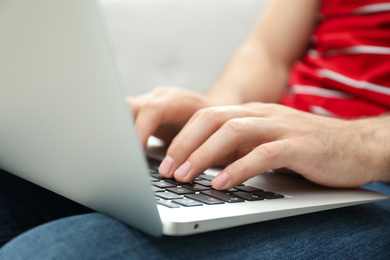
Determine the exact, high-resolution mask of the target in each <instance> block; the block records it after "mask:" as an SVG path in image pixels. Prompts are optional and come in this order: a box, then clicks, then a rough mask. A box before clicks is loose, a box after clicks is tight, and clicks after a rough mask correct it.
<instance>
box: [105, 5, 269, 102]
mask: <svg viewBox="0 0 390 260" xmlns="http://www.w3.org/2000/svg"><path fill="white" fill-rule="evenodd" d="M100 3H101V6H102V10H103V13H104V15H105V17H106V25H107V27H108V28H109V33H110V38H111V43H112V46H113V51H114V53H115V55H116V58H117V62H118V67H119V69H120V71H121V74H122V79H123V83H124V86H125V92H126V93H125V94H126V95H137V94H141V93H144V92H147V91H149V90H150V89H152V88H154V87H157V86H160V85H164V86H180V87H185V88H189V89H192V90H195V91H198V92H201V91H203V90H205V89H206V88H207V87H208V86H209V85H210V84H211V83H212V82H213V81H214V80H215V78H216V77H217V76H218V75H219V74H220V73H221V71H222V70H223V68H224V66H225V64H226V62H227V61H228V60H229V58H230V57H231V55H232V53H233V52H234V50H235V49H236V48H237V47H238V46H239V45H240V43H241V42H242V41H243V40H244V38H245V37H246V36H247V35H248V34H249V32H250V31H251V30H252V28H253V26H254V24H255V23H256V21H257V20H258V18H259V16H260V13H261V12H262V10H263V8H264V6H265V5H266V3H267V1H266V0H100Z"/></svg>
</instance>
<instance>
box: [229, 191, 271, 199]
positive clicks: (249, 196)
mask: <svg viewBox="0 0 390 260" xmlns="http://www.w3.org/2000/svg"><path fill="white" fill-rule="evenodd" d="M231 195H233V196H237V197H239V198H242V199H244V200H249V201H254V200H264V198H263V197H261V196H259V195H255V194H252V193H248V192H245V191H238V192H232V193H231Z"/></svg>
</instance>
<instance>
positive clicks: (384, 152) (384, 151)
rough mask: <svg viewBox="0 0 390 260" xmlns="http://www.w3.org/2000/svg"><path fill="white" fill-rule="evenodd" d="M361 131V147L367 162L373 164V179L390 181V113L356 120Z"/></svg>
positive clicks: (356, 125) (357, 127)
mask: <svg viewBox="0 0 390 260" xmlns="http://www.w3.org/2000/svg"><path fill="white" fill-rule="evenodd" d="M354 124H355V129H356V130H358V131H356V132H358V133H359V137H360V138H359V139H358V140H359V141H360V144H361V145H360V147H361V148H360V149H363V150H364V151H365V153H363V154H364V155H365V156H363V157H362V160H366V162H367V164H371V165H373V166H374V167H373V169H372V171H374V176H375V177H374V179H373V181H384V182H390V114H389V113H388V114H386V115H383V116H378V117H373V118H366V119H359V120H356V121H355V122H354Z"/></svg>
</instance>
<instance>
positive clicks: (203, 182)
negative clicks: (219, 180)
mask: <svg viewBox="0 0 390 260" xmlns="http://www.w3.org/2000/svg"><path fill="white" fill-rule="evenodd" d="M194 183H196V184H199V185H202V186H206V187H211V181H207V180H203V181H194Z"/></svg>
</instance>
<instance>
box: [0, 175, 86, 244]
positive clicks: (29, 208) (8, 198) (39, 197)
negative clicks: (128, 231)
mask: <svg viewBox="0 0 390 260" xmlns="http://www.w3.org/2000/svg"><path fill="white" fill-rule="evenodd" d="M83 212H90V210H88V209H87V208H85V207H83V206H81V205H79V204H77V203H74V202H72V201H70V200H68V199H65V198H64V197H61V196H59V195H57V194H55V193H53V192H50V191H48V190H45V189H43V188H41V187H39V186H37V185H34V184H32V183H30V182H28V181H25V180H23V179H21V178H18V177H16V176H14V175H12V174H10V173H7V172H5V171H3V170H1V169H0V223H1V228H0V246H1V245H3V244H4V243H6V242H7V241H8V240H10V239H12V238H13V237H15V236H17V235H19V234H21V233H23V232H25V231H26V230H28V229H31V228H33V227H35V226H38V225H40V224H43V223H46V222H48V221H52V220H55V219H59V218H63V217H67V216H71V215H75V214H80V213H83Z"/></svg>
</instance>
